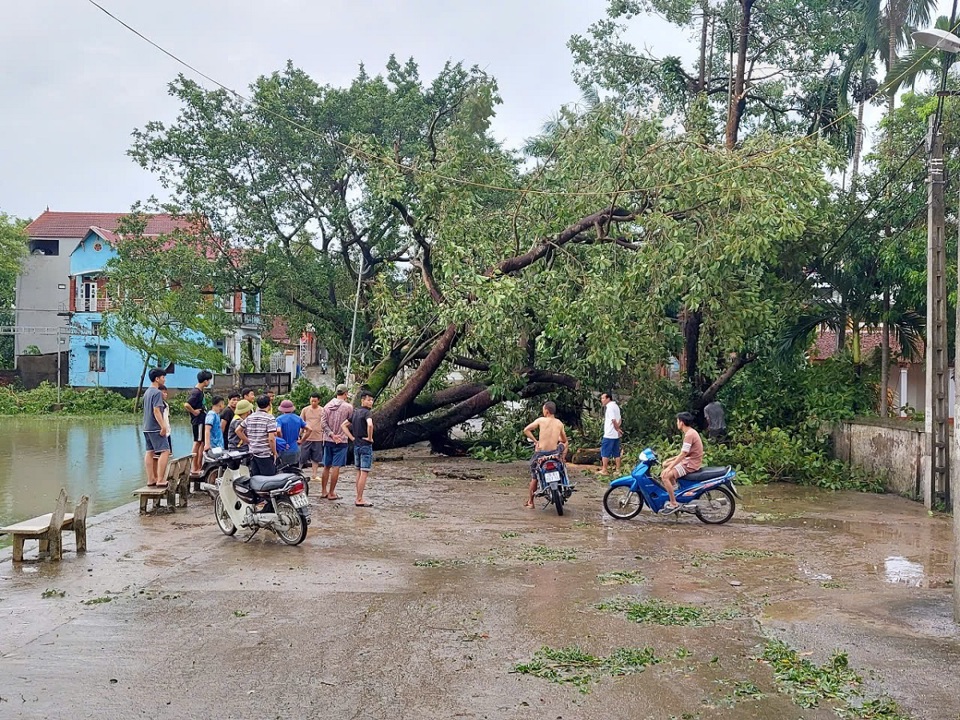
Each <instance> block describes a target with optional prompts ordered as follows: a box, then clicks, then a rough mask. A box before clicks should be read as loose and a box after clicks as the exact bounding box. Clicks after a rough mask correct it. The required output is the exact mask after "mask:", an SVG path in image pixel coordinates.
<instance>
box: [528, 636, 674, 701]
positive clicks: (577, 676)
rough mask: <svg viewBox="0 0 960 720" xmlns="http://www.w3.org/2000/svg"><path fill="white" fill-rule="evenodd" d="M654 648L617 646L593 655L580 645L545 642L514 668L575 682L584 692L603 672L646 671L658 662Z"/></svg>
mask: <svg viewBox="0 0 960 720" xmlns="http://www.w3.org/2000/svg"><path fill="white" fill-rule="evenodd" d="M659 662H660V658H658V657H656V655H655V654H654V651H653V648H650V647H646V648H618V649H617V650H614V651H613V652H612V653H611V654H610V655H608V656H607V657H602V656H597V655H591V654H589V653H587V652H585V651H584V650H582V649H581V648H579V647H575V646H571V647H566V648H551V647H547V646H544V647H542V648H540V649H539V650H537V652H536V653H534V655H533V658H531V659H530V661H529V662H526V663H519V664H518V665H516V666H515V667H514V672H518V673H520V674H522V675H533V676H534V677H539V678H543V679H544V680H548V681H549V682H554V683H558V684H568V685H573V686H575V687H576V688H577V689H579V691H580V692H582V693H587V692H590V685H592V684H593V683H595V682H598V681H599V680H600V678H602V677H604V676H611V677H618V676H621V675H632V674H635V673H639V672H643V670H644V669H645V668H646V667H647V666H648V665H656V664H657V663H659Z"/></svg>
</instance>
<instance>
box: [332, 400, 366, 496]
mask: <svg viewBox="0 0 960 720" xmlns="http://www.w3.org/2000/svg"><path fill="white" fill-rule="evenodd" d="M372 407H373V393H372V392H370V391H368V390H364V391H363V392H362V393H360V407H358V408H357V409H356V410H354V411H353V417H352V418H350V419H349V420H344V421H343V424H342V425H341V426H340V428H341V430H343V434H344V435H346V436H347V437H348V438H350V440H351V441H352V442H353V463H354V465H356V466H357V500H356V502H355V503H354V504H355V505H356V506H357V507H373V503H370V502H367V501H366V499H364V497H363V491H364V490H366V488H367V476H368V475H369V474H370V470H371V469H372V468H373V417H372V415H373V413H372V412H371V411H370V410H371V408H372Z"/></svg>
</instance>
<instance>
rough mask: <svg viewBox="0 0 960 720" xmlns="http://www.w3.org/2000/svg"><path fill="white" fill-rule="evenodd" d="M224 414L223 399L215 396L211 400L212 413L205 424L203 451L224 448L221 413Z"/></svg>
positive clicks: (209, 413)
mask: <svg viewBox="0 0 960 720" xmlns="http://www.w3.org/2000/svg"><path fill="white" fill-rule="evenodd" d="M221 412H223V398H222V397H220V396H219V395H214V396H213V398H212V399H211V400H210V411H209V412H208V413H207V417H206V419H205V420H204V422H203V425H204V427H203V450H204V452H206V451H207V450H211V449H213V448H220V449H221V450H222V449H223V447H224V444H223V425H221V424H220V413H221Z"/></svg>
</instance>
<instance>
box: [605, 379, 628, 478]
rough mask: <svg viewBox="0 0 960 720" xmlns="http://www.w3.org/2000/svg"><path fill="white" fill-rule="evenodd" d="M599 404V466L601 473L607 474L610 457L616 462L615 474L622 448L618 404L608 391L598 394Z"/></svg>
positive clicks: (618, 469) (620, 458)
mask: <svg viewBox="0 0 960 720" xmlns="http://www.w3.org/2000/svg"><path fill="white" fill-rule="evenodd" d="M600 404H601V405H603V439H602V440H601V441H600V463H601V465H602V467H601V468H600V474H601V475H607V474H609V473H608V471H607V465H608V464H609V462H610V459H611V458H613V460H614V461H615V462H616V468H617V474H619V473H620V463H621V461H622V457H621V456H622V455H623V450H622V448H621V447H620V438H621V437H623V428H622V427H621V426H620V422H621V421H620V406H619V405H617V403H615V402H614V401H613V396H612V395H611V394H610V393H608V392H605V393H601V394H600Z"/></svg>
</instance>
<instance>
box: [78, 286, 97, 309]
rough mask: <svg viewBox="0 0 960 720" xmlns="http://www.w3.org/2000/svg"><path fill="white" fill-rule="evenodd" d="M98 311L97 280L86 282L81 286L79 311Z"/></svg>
mask: <svg viewBox="0 0 960 720" xmlns="http://www.w3.org/2000/svg"><path fill="white" fill-rule="evenodd" d="M97 309H98V308H97V283H96V281H95V280H85V281H84V282H83V284H82V285H81V286H80V295H79V297H78V298H77V310H79V311H80V312H97Z"/></svg>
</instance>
